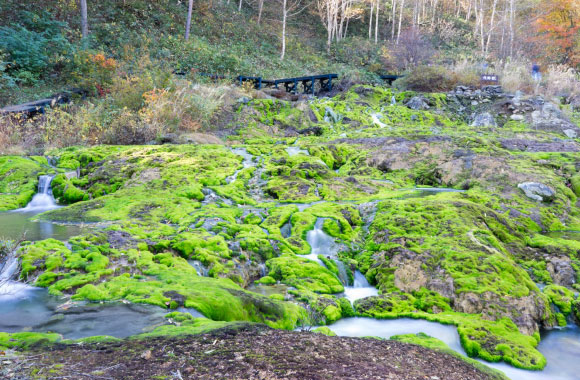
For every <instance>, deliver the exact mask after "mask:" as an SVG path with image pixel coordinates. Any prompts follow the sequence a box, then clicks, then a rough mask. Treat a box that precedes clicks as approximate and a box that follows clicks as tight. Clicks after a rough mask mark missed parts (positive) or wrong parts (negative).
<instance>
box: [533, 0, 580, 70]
mask: <svg viewBox="0 0 580 380" xmlns="http://www.w3.org/2000/svg"><path fill="white" fill-rule="evenodd" d="M538 11H539V14H538V17H537V19H536V21H535V28H536V32H537V34H536V35H535V36H534V37H533V40H534V42H535V44H536V46H537V47H538V49H539V51H541V52H542V56H543V57H544V59H545V61H546V62H551V63H553V62H557V63H564V64H570V65H572V66H574V65H575V66H580V1H579V0H544V1H542V2H540V5H539V9H538Z"/></svg>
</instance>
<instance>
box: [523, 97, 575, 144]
mask: <svg viewBox="0 0 580 380" xmlns="http://www.w3.org/2000/svg"><path fill="white" fill-rule="evenodd" d="M531 122H532V127H533V128H534V129H536V130H542V131H550V132H562V133H564V131H566V133H565V134H566V135H567V136H568V137H570V136H569V135H573V134H576V133H577V131H578V129H579V128H578V127H577V126H576V125H575V124H572V122H571V121H570V120H568V119H567V118H566V117H565V116H564V114H563V113H562V111H560V108H558V106H556V105H555V104H553V103H545V104H543V106H542V107H541V108H539V109H536V110H534V111H533V112H532V114H531Z"/></svg>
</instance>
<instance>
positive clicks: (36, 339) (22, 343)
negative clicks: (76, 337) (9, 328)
mask: <svg viewBox="0 0 580 380" xmlns="http://www.w3.org/2000/svg"><path fill="white" fill-rule="evenodd" d="M61 338H62V337H61V336H60V335H59V334H51V333H36V332H20V333H5V332H0V348H4V349H7V348H19V349H28V348H31V347H34V346H39V345H48V344H51V343H54V342H58V341H59V340H61Z"/></svg>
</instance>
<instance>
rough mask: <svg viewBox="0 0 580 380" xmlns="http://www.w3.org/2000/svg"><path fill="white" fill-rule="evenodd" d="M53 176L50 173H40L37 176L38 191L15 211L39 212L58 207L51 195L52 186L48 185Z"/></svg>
mask: <svg viewBox="0 0 580 380" xmlns="http://www.w3.org/2000/svg"><path fill="white" fill-rule="evenodd" d="M53 178H54V176H51V175H41V176H40V177H39V178H38V193H36V195H35V196H34V197H33V198H32V200H31V201H30V203H28V205H26V207H24V208H23V209H20V210H17V211H21V212H29V213H40V212H43V211H48V210H53V209H55V208H58V205H57V204H56V201H55V200H54V197H53V196H52V188H51V186H50V184H51V183H52V180H53Z"/></svg>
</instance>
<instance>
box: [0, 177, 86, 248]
mask: <svg viewBox="0 0 580 380" xmlns="http://www.w3.org/2000/svg"><path fill="white" fill-rule="evenodd" d="M53 178H54V177H53V176H48V175H43V176H40V177H39V178H38V192H37V194H36V195H34V197H33V198H32V200H31V201H30V203H29V204H28V205H27V206H26V207H24V208H21V209H18V210H14V211H8V212H0V237H1V238H4V239H10V240H21V239H24V240H29V241H37V240H43V239H48V238H53V239H57V240H63V241H64V240H68V239H69V238H70V237H72V236H77V235H80V234H82V233H84V232H86V231H88V227H87V226H86V225H81V224H66V225H64V224H57V223H53V222H50V221H32V220H31V219H32V218H33V217H34V216H36V215H38V214H40V213H43V212H45V211H50V210H54V209H56V208H58V207H59V206H58V205H57V204H56V202H55V200H54V197H53V196H52V188H51V186H50V184H51V182H52V179H53Z"/></svg>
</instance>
